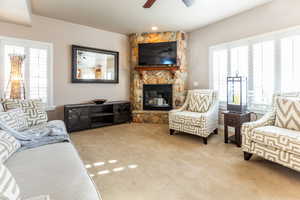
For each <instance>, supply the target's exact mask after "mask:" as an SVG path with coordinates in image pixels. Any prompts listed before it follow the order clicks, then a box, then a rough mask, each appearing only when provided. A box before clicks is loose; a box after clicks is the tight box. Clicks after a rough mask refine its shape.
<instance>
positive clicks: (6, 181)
mask: <svg viewBox="0 0 300 200" xmlns="http://www.w3.org/2000/svg"><path fill="white" fill-rule="evenodd" d="M0 199H1V200H2V199H9V200H20V199H21V198H20V189H19V186H18V185H17V183H16V181H15V179H14V177H13V176H12V175H11V173H10V172H9V170H8V169H7V168H6V167H5V166H4V165H3V164H1V163H0Z"/></svg>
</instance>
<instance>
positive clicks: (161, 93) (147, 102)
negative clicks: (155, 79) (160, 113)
mask: <svg viewBox="0 0 300 200" xmlns="http://www.w3.org/2000/svg"><path fill="white" fill-rule="evenodd" d="M172 98H173V88H172V84H144V85H143V110H172V108H173V101H172Z"/></svg>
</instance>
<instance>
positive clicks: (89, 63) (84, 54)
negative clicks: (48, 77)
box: [72, 45, 119, 83]
mask: <svg viewBox="0 0 300 200" xmlns="http://www.w3.org/2000/svg"><path fill="white" fill-rule="evenodd" d="M72 83H119V52H116V51H109V50H103V49H95V48H90V47H82V46H76V45H72Z"/></svg>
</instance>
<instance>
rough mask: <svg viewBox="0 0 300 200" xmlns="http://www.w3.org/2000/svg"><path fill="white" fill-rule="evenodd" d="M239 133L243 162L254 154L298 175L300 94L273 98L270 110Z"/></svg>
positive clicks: (299, 161) (243, 127)
mask: <svg viewBox="0 0 300 200" xmlns="http://www.w3.org/2000/svg"><path fill="white" fill-rule="evenodd" d="M241 133H242V149H243V151H244V159H245V160H250V158H251V157H252V155H253V154H255V155H258V156H260V157H263V158H265V159H267V160H270V161H273V162H275V163H278V164H281V165H283V166H286V167H289V168H291V169H294V170H297V171H300V93H285V94H276V95H275V96H274V98H273V105H272V108H271V110H270V111H269V112H268V113H266V114H265V115H264V116H263V117H262V118H261V119H259V120H257V121H254V122H249V123H245V124H243V125H242V130H241Z"/></svg>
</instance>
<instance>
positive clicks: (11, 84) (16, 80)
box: [4, 54, 25, 99]
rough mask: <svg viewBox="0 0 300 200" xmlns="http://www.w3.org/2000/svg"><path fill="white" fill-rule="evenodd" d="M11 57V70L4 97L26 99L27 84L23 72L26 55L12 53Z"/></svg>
mask: <svg viewBox="0 0 300 200" xmlns="http://www.w3.org/2000/svg"><path fill="white" fill-rule="evenodd" d="M9 57H10V63H11V70H10V77H9V81H8V84H7V87H6V90H5V95H4V97H5V98H6V99H25V85H24V78H23V73H22V64H23V61H24V59H25V56H24V55H15V54H11V55H9Z"/></svg>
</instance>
